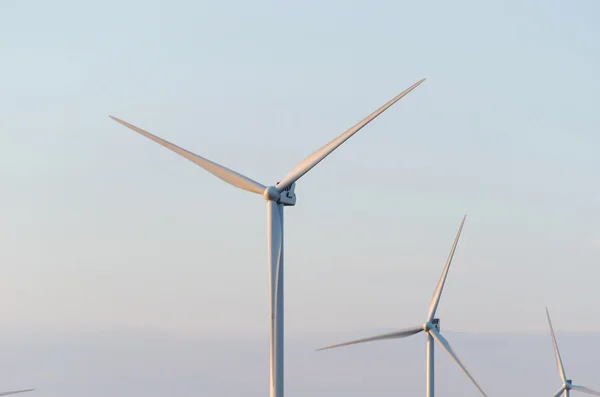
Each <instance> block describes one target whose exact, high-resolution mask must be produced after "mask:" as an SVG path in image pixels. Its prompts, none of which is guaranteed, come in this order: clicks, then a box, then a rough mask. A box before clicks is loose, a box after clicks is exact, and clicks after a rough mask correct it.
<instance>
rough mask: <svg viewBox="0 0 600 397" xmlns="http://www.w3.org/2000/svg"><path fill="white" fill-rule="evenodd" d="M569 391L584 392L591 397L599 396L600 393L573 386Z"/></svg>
mask: <svg viewBox="0 0 600 397" xmlns="http://www.w3.org/2000/svg"><path fill="white" fill-rule="evenodd" d="M571 389H572V390H577V391H581V392H584V393H587V394H591V395H592V396H600V391H595V390H592V389H589V388H587V387H585V386H573V385H571Z"/></svg>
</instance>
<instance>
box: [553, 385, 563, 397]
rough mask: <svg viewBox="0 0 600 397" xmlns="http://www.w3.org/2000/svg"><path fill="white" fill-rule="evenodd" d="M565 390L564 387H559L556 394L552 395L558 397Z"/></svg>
mask: <svg viewBox="0 0 600 397" xmlns="http://www.w3.org/2000/svg"><path fill="white" fill-rule="evenodd" d="M564 392H565V387H564V386H563V387H561V388H560V390H559V391H557V392H556V394H555V395H554V396H553V397H560V396H561V394H563V393H564Z"/></svg>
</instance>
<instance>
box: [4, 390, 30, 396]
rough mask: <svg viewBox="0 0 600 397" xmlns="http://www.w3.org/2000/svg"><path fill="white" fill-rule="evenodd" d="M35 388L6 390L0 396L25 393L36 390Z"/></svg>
mask: <svg viewBox="0 0 600 397" xmlns="http://www.w3.org/2000/svg"><path fill="white" fill-rule="evenodd" d="M34 390H35V389H25V390H15V391H5V392H2V393H0V396H8V395H9V394H17V393H25V392H28V391H34Z"/></svg>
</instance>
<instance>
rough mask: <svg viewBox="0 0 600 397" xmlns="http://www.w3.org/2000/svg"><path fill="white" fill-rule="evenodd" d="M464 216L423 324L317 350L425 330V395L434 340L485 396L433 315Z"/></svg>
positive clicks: (430, 392)
mask: <svg viewBox="0 0 600 397" xmlns="http://www.w3.org/2000/svg"><path fill="white" fill-rule="evenodd" d="M466 218H467V216H466V215H465V216H464V218H463V220H462V222H461V224H460V228H459V229H458V233H457V234H456V238H455V239H454V244H453V245H452V249H451V250H450V255H449V256H448V259H447V261H446V266H445V267H444V271H443V272H442V277H441V278H440V281H439V282H438V285H437V287H436V288H435V292H434V293H433V298H432V299H431V303H430V305H429V313H428V314H427V320H426V321H425V323H424V324H423V325H418V326H416V327H412V328H406V329H403V330H400V331H395V332H390V333H386V334H382V335H377V336H372V337H370V338H364V339H358V340H355V341H351V342H346V343H341V344H338V345H333V346H328V347H324V348H321V349H318V350H319V351H320V350H326V349H333V348H335V347H341V346H348V345H355V344H358V343H365V342H372V341H379V340H387V339H398V338H405V337H407V336H411V335H415V334H418V333H420V332H425V333H426V334H427V397H434V386H435V379H434V354H433V353H434V352H433V348H434V344H433V341H434V340H435V341H436V342H437V343H439V345H440V346H441V348H442V349H444V350H445V351H446V353H448V355H449V356H450V358H452V360H454V362H455V363H456V364H458V366H459V367H460V368H461V369H462V370H463V372H464V373H465V374H466V375H467V376H468V377H469V379H471V381H472V382H473V383H474V384H475V387H477V389H478V390H479V391H480V392H481V394H483V395H484V396H486V394H485V392H484V391H483V390H482V389H481V387H480V386H479V385H478V384H477V382H476V381H475V379H474V378H473V376H471V374H470V373H469V371H467V369H466V368H465V366H464V365H463V363H462V362H461V361H460V360H459V358H458V356H457V355H456V353H454V350H452V348H451V347H450V344H449V343H448V341H447V340H446V338H444V337H443V336H442V335H441V334H440V320H439V319H438V318H436V317H435V313H436V311H437V308H438V304H439V303H440V297H441V296H442V290H443V289H444V284H445V283H446V277H447V276H448V270H449V269H450V264H451V263H452V258H453V257H454V252H455V251H456V246H457V245H458V240H459V238H460V233H461V232H462V229H463V226H464V224H465V219H466Z"/></svg>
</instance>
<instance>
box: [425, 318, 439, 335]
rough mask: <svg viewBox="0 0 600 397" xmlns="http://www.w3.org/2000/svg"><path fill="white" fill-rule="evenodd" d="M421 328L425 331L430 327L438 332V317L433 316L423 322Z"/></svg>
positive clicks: (429, 329)
mask: <svg viewBox="0 0 600 397" xmlns="http://www.w3.org/2000/svg"><path fill="white" fill-rule="evenodd" d="M423 329H424V330H425V332H429V331H431V330H432V329H434V330H436V331H437V332H440V319H439V318H434V319H432V320H431V321H429V322H426V323H425V324H423Z"/></svg>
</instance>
